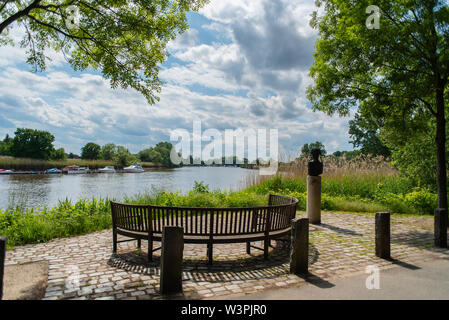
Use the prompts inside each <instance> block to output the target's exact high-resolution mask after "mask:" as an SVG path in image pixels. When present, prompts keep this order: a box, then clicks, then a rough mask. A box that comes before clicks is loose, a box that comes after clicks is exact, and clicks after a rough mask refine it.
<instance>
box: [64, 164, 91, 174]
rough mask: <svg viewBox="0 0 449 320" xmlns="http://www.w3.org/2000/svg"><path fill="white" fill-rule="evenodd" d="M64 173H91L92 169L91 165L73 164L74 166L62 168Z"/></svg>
mask: <svg viewBox="0 0 449 320" xmlns="http://www.w3.org/2000/svg"><path fill="white" fill-rule="evenodd" d="M62 173H67V174H83V173H90V169H89V167H80V166H77V165H72V166H68V167H65V168H64V169H62Z"/></svg>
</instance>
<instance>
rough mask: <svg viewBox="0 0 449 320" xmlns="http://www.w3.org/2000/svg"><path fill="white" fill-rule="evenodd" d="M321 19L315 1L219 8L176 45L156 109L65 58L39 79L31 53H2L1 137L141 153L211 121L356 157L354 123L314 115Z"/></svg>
mask: <svg viewBox="0 0 449 320" xmlns="http://www.w3.org/2000/svg"><path fill="white" fill-rule="evenodd" d="M313 10H314V4H313V1H312V0H310V1H302V0H297V1H291V0H290V1H284V0H283V1H271V0H252V1H244V0H227V1H222V0H213V1H211V3H210V4H209V5H207V6H206V7H205V8H203V9H201V11H200V14H201V15H203V16H202V17H201V19H199V21H200V23H196V24H195V28H192V29H189V30H187V31H186V32H185V33H184V34H182V35H181V36H179V37H178V38H177V39H176V40H175V41H171V42H170V43H169V45H168V51H169V52H171V53H172V56H173V58H174V59H173V60H170V63H167V64H163V65H162V66H161V71H160V77H161V79H162V80H163V81H165V82H166V83H165V85H164V86H163V88H162V92H161V94H160V98H161V99H160V102H159V103H157V104H156V105H154V106H148V104H147V103H146V101H145V99H144V98H143V97H142V95H140V94H139V93H137V92H136V91H135V90H133V89H127V90H123V89H120V88H119V89H114V90H113V89H111V88H110V83H109V81H108V80H105V79H103V78H102V77H101V76H99V75H98V74H97V73H94V72H93V71H90V70H87V71H85V72H76V73H75V72H71V71H68V68H67V63H65V62H64V60H63V58H62V56H61V55H58V54H56V53H54V54H53V57H54V62H53V63H51V64H50V65H49V69H48V70H47V72H44V73H31V72H29V71H27V70H28V69H29V68H26V67H23V61H24V60H25V58H24V57H25V55H24V51H25V50H24V49H20V48H17V47H15V48H12V47H0V115H1V116H0V133H3V132H4V133H6V132H9V133H10V134H12V133H13V128H14V127H33V128H39V129H46V130H48V131H50V132H52V133H53V134H54V135H55V137H56V142H55V144H57V146H58V147H59V146H61V147H64V148H65V149H66V151H68V152H74V153H79V150H80V148H81V147H82V146H83V145H84V144H85V143H87V142H89V141H93V142H96V143H99V144H101V145H103V144H106V143H109V142H113V143H116V144H121V145H124V146H126V147H127V148H129V149H130V150H131V151H132V152H137V151H139V150H142V149H143V148H147V147H149V146H151V145H154V144H156V143H157V142H159V141H162V140H165V141H168V140H169V137H170V133H171V131H173V130H175V129H178V128H179V129H186V130H188V131H189V132H191V131H192V123H193V121H194V120H201V121H202V126H203V130H206V129H210V128H215V129H218V130H219V131H221V132H224V130H226V129H239V128H240V129H243V130H245V129H247V128H265V129H276V128H277V129H279V139H280V146H281V148H282V149H283V150H287V151H291V152H296V153H297V152H299V150H300V147H301V146H302V144H304V143H310V142H314V141H322V142H323V143H324V144H325V145H326V147H327V148H328V151H335V150H337V149H340V150H341V149H350V148H351V147H350V146H349V145H348V142H347V141H348V134H347V131H348V130H347V121H348V119H349V118H330V117H328V116H327V115H325V114H323V113H321V112H313V111H312V110H311V109H310V107H309V104H308V101H307V99H306V97H305V88H306V87H307V86H308V85H309V84H311V83H312V81H311V79H310V78H309V77H308V75H307V74H308V69H309V67H310V65H311V64H312V62H313V50H314V42H315V39H316V32H315V31H314V30H312V29H311V28H310V27H309V25H308V20H309V15H310V13H311V12H312V11H313ZM192 19H195V16H194V15H193V18H192ZM212 32H213V33H216V37H215V38H214V40H213V41H211V37H210V34H211V33H212ZM205 34H207V36H205ZM206 38H207V39H206ZM223 39H225V40H223Z"/></svg>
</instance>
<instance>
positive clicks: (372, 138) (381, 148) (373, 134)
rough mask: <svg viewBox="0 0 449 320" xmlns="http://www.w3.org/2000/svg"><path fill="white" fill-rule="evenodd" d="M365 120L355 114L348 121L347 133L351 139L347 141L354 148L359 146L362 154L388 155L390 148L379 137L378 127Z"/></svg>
mask: <svg viewBox="0 0 449 320" xmlns="http://www.w3.org/2000/svg"><path fill="white" fill-rule="evenodd" d="M367 120H368V119H366V118H363V117H361V116H360V115H359V114H356V115H355V117H354V120H350V121H349V135H350V136H351V139H352V140H351V141H349V142H350V143H352V144H353V146H354V148H360V151H361V152H362V153H363V154H366V155H368V154H370V155H372V156H384V157H389V156H390V155H391V152H390V149H388V148H387V147H386V146H385V145H384V144H383V143H382V141H381V140H380V139H379V137H378V131H379V129H377V128H376V127H375V126H373V125H372V124H371V123H370V122H369V121H367Z"/></svg>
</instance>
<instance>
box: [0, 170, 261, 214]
mask: <svg viewBox="0 0 449 320" xmlns="http://www.w3.org/2000/svg"><path fill="white" fill-rule="evenodd" d="M257 172H258V171H257V170H249V169H242V168H233V167H183V168H177V169H163V170H151V171H146V172H143V173H113V174H108V173H98V174H80V175H61V174H57V175H0V209H6V208H7V207H8V205H12V206H17V205H19V206H24V207H28V208H30V207H36V206H41V207H42V206H50V207H51V206H54V205H55V204H57V203H58V201H59V200H64V199H66V198H68V199H71V200H72V201H77V200H79V199H83V198H87V199H89V198H100V197H102V198H106V197H109V198H115V199H117V200H122V199H123V198H124V197H125V196H133V195H136V194H138V193H144V192H151V191H152V190H169V191H180V192H182V193H185V192H187V191H189V190H191V189H192V188H193V185H194V181H203V182H204V183H205V184H208V185H209V188H210V190H215V189H221V190H229V189H232V190H239V189H241V188H243V187H244V186H245V181H246V179H247V177H248V176H254V175H255V174H257Z"/></svg>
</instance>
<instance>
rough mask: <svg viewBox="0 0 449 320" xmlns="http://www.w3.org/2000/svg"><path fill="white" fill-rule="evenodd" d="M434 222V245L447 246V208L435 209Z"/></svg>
mask: <svg viewBox="0 0 449 320" xmlns="http://www.w3.org/2000/svg"><path fill="white" fill-rule="evenodd" d="M434 223H435V225H434V233H435V246H436V247H439V248H447V227H448V216H447V209H443V208H437V209H435V217H434Z"/></svg>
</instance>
